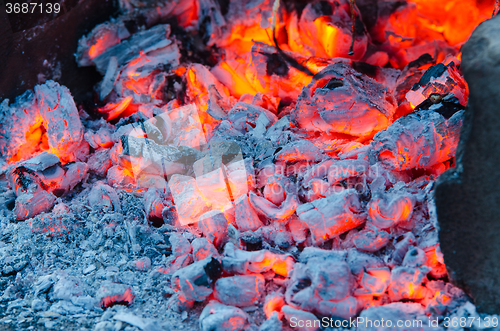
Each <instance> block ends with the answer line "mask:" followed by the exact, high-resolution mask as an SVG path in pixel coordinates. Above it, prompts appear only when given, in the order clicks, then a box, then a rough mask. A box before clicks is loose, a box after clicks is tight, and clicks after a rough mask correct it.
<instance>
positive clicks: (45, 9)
mask: <svg viewBox="0 0 500 331" xmlns="http://www.w3.org/2000/svg"><path fill="white" fill-rule="evenodd" d="M5 11H6V12H7V14H12V13H14V14H34V13H40V14H52V13H54V14H58V13H59V12H60V11H61V5H60V4H58V3H35V2H30V3H10V2H7V3H6V4H5Z"/></svg>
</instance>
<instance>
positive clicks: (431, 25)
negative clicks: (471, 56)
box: [409, 0, 493, 45]
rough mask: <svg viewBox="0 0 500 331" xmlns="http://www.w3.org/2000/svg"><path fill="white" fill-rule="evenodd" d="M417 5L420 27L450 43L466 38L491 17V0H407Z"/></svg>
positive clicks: (462, 40) (459, 41) (454, 43)
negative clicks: (480, 1) (441, 36)
mask: <svg viewBox="0 0 500 331" xmlns="http://www.w3.org/2000/svg"><path fill="white" fill-rule="evenodd" d="M409 2H413V3H415V4H416V5H417V11H418V14H419V16H418V22H419V24H420V25H421V26H422V27H425V28H427V29H429V30H432V31H435V32H437V33H440V34H442V35H443V37H444V38H445V40H446V41H447V42H448V43H450V44H451V45H456V44H459V43H462V42H464V41H466V40H467V38H468V37H469V35H470V34H471V33H472V30H474V28H475V27H476V26H477V25H478V24H479V23H481V22H482V21H484V20H486V19H488V18H490V17H491V13H492V12H493V1H483V4H481V5H478V1H476V0H451V1H435V0H409Z"/></svg>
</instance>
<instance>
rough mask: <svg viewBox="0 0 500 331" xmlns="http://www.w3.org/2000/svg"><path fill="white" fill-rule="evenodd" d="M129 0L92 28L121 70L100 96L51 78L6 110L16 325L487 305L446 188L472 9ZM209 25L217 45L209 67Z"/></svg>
mask: <svg viewBox="0 0 500 331" xmlns="http://www.w3.org/2000/svg"><path fill="white" fill-rule="evenodd" d="M464 3H465V6H469V7H470V8H472V9H474V10H475V11H474V13H475V15H476V16H475V17H474V18H473V19H471V22H476V23H478V22H479V21H480V20H482V19H483V17H484V15H485V14H484V13H483V12H482V10H483V9H481V8H477V7H476V6H475V2H474V4H473V3H469V2H468V1H465V2H464ZM121 5H122V11H123V12H122V14H121V15H120V16H119V17H117V18H115V19H113V20H111V21H110V22H107V23H104V24H101V25H99V26H97V27H95V28H94V29H93V30H92V31H91V32H90V33H89V34H88V35H86V36H82V39H81V40H80V42H79V48H78V52H77V54H76V61H77V62H78V64H79V65H81V66H95V67H96V68H97V69H98V71H99V72H100V73H101V74H102V75H103V79H102V81H101V83H99V84H98V85H97V86H96V87H95V97H96V99H95V100H98V104H96V105H95V108H94V109H87V108H84V107H83V106H79V105H76V104H75V103H74V101H73V98H72V96H71V92H70V91H69V90H68V89H67V88H65V87H64V86H61V85H60V84H58V83H57V82H53V81H49V82H46V83H44V84H39V85H37V86H36V87H35V89H34V92H33V91H27V92H26V93H25V94H23V95H21V96H19V97H18V98H17V99H16V100H14V101H13V102H10V101H9V100H4V101H2V103H1V104H0V119H1V120H2V122H1V123H2V124H1V126H0V132H2V135H1V137H0V152H1V153H2V154H1V157H0V255H1V259H0V272H1V276H0V312H1V315H2V316H0V323H3V325H8V326H9V327H11V328H12V329H39V328H46V329H71V328H75V329H92V330H100V331H107V330H121V329H125V330H181V329H189V330H203V331H208V330H211V331H213V330H217V331H221V330H262V331H263V330H273V331H274V330H281V329H283V330H290V327H291V326H293V325H292V324H293V323H294V322H295V321H298V320H302V321H306V320H307V321H310V322H311V323H313V324H314V323H317V322H314V321H322V320H323V318H327V320H329V321H330V320H331V321H339V322H340V323H341V324H340V325H341V326H342V325H343V324H342V322H343V321H348V320H349V319H350V318H355V317H358V316H359V317H363V318H365V319H368V318H372V319H377V318H384V319H385V320H390V321H397V320H398V319H412V320H421V321H424V320H425V321H428V320H429V319H433V320H434V319H438V320H439V323H440V324H439V326H438V327H442V328H444V327H445V326H446V325H445V321H446V320H445V319H444V318H445V317H449V318H466V317H478V315H477V313H476V312H475V307H474V306H473V305H472V304H471V303H470V302H469V300H468V297H467V296H466V295H465V294H464V293H463V292H462V290H460V289H459V288H457V287H455V286H454V285H452V284H451V283H450V282H449V280H448V274H447V271H446V266H445V264H444V261H443V257H442V254H441V251H440V244H439V242H438V235H437V231H438V229H437V222H436V214H435V211H434V201H433V193H434V183H435V181H436V179H437V178H438V177H439V175H441V174H442V173H443V172H444V171H445V170H447V169H449V168H451V167H453V166H454V157H455V152H456V147H457V144H458V140H459V131H460V127H461V125H462V117H463V114H464V112H465V111H466V110H464V107H465V105H466V104H467V98H468V88H467V85H466V83H465V81H464V80H463V77H462V74H461V71H460V60H459V58H460V54H459V48H458V46H457V44H459V43H460V42H462V41H464V40H465V38H466V37H467V36H462V37H463V38H462V39H460V38H458V37H457V36H455V35H453V34H450V33H449V31H448V30H450V29H454V28H455V27H454V25H453V24H454V23H453V22H454V21H453V20H452V19H448V16H450V17H454V16H453V15H458V14H457V13H456V12H455V11H453V10H451V9H450V8H447V9H446V13H447V15H448V16H446V17H439V18H435V17H434V16H432V15H434V12H433V11H429V9H428V8H425V7H422V6H419V5H418V4H416V3H414V2H412V1H408V2H401V3H399V5H398V6H394V8H393V7H391V8H385V7H384V6H386V5H387V4H386V3H385V2H382V1H380V3H378V4H377V6H379V7H378V8H379V9H378V14H377V15H378V17H379V20H378V21H377V24H375V25H374V24H373V22H371V23H370V24H367V23H366V22H364V20H363V19H364V17H362V15H364V13H366V11H367V8H366V7H363V6H362V4H361V5H360V8H359V9H358V8H354V10H353V11H352V15H351V13H350V12H349V11H348V9H349V2H348V1H320V2H318V1H312V2H311V3H309V4H307V5H306V6H304V8H299V7H300V6H295V5H294V4H293V3H291V2H288V1H285V2H284V3H283V4H281V5H279V6H278V5H277V3H275V2H274V1H273V2H271V1H261V2H260V3H259V5H256V3H254V2H251V1H244V0H243V1H230V2H229V3H228V4H224V3H222V2H216V1H210V0H192V1H169V2H159V1H158V2H151V3H150V2H142V1H122V2H121ZM436 5H439V4H436ZM466 8H468V7H466ZM443 10H444V9H443ZM489 14H490V13H488V15H489ZM421 17H427V18H428V19H433V20H434V21H435V22H436V24H438V25H439V26H440V28H439V29H437V30H436V25H429V24H428V21H425V20H424V21H422V20H421ZM484 18H485V17H484ZM353 20H354V21H353ZM405 20H410V21H411V22H414V24H415V29H414V30H411V29H406V28H405V26H404V25H403V24H402V22H405ZM351 23H354V26H355V36H354V38H355V40H354V50H355V54H356V55H355V57H353V58H349V56H348V55H347V51H348V45H350V43H351V41H352V36H351V34H350V30H349V27H351ZM172 26H173V28H172ZM472 27H473V26H472ZM462 28H464V29H465V26H462ZM380 29H382V30H385V31H387V32H388V33H387V34H382V33H381V32H380ZM471 29H472V28H471ZM179 31H184V32H185V34H186V35H185V36H183V37H182V38H181V37H179ZM318 32H321V33H318ZM196 33H200V36H201V37H198V39H193V40H203V43H202V44H200V45H197V46H196V47H198V48H199V50H200V54H212V55H213V58H210V59H206V61H201V60H200V61H198V62H199V63H197V62H194V60H195V59H197V58H198V57H197V56H198V55H193V54H190V52H192V51H193V47H194V46H193V45H185V43H188V40H190V36H192V35H194V34H196ZM273 36H274V38H273ZM457 38H458V39H457ZM191 39H192V38H191ZM431 45H434V46H432V47H434V48H432V47H431ZM336 46H338V48H337V47H336ZM196 47H195V48H196ZM427 53H429V54H432V55H433V56H431V55H429V54H427ZM354 59H355V60H356V62H354V61H353V60H354ZM201 62H203V63H201ZM209 64H210V65H209ZM304 323H305V322H304ZM475 323H477V322H475ZM358 327H359V329H370V328H369V327H366V326H363V325H359V326H358ZM299 329H300V328H299ZM317 329H319V327H318V326H317V325H313V326H311V327H304V328H301V330H317Z"/></svg>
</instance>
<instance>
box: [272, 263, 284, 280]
mask: <svg viewBox="0 0 500 331" xmlns="http://www.w3.org/2000/svg"><path fill="white" fill-rule="evenodd" d="M287 269H288V268H287V265H286V261H279V262H276V263H274V264H273V267H272V270H273V271H274V272H275V273H277V274H278V275H280V276H283V277H287V276H288V270H287Z"/></svg>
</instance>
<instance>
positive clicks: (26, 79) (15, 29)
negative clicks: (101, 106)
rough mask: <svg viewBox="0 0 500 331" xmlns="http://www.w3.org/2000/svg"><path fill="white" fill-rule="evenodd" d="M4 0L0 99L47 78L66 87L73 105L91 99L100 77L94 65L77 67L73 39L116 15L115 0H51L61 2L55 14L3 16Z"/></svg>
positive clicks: (0, 20)
mask: <svg viewBox="0 0 500 331" xmlns="http://www.w3.org/2000/svg"><path fill="white" fill-rule="evenodd" d="M6 2H8V1H3V0H0V59H1V61H0V100H2V99H4V98H9V99H11V100H14V99H15V97H16V96H18V95H21V94H22V93H23V92H24V91H26V90H27V89H33V87H34V86H35V85H36V84H41V83H43V82H45V81H46V80H49V79H53V80H55V81H57V82H59V83H60V84H62V85H65V86H66V87H68V88H69V89H70V91H71V93H72V95H73V97H74V98H75V101H76V102H77V103H80V102H83V101H85V100H92V98H91V97H92V89H93V86H94V85H95V84H96V83H97V82H99V81H100V80H101V79H102V77H101V75H100V74H98V73H97V72H96V70H95V69H94V68H78V66H77V64H76V61H75V57H74V55H73V54H74V53H76V48H77V45H78V39H80V38H81V37H82V36H83V35H85V34H87V33H89V31H90V30H92V28H93V27H94V26H96V25H97V24H99V23H102V22H104V21H106V20H108V19H109V18H110V16H112V15H114V14H116V13H117V11H118V4H117V3H118V1H116V0H80V1H78V0H54V1H51V3H53V4H54V3H59V4H60V6H61V7H60V8H61V10H60V13H59V14H57V15H54V14H48V13H45V12H44V13H43V14H40V13H37V14H36V13H33V14H31V13H26V14H17V15H16V14H7V13H6V7H5V3H6ZM12 2H14V1H12ZM44 3H45V2H44Z"/></svg>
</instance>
